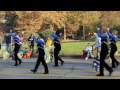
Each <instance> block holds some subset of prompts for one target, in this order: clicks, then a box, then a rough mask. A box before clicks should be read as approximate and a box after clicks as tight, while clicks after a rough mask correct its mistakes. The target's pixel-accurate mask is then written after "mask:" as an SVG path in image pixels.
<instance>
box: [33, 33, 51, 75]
mask: <svg viewBox="0 0 120 90" xmlns="http://www.w3.org/2000/svg"><path fill="white" fill-rule="evenodd" d="M34 40H35V42H36V43H37V46H38V51H39V55H38V60H37V63H36V66H35V68H34V69H33V70H31V71H32V72H34V73H36V72H37V69H38V67H39V65H40V63H41V62H42V65H43V66H44V68H45V72H44V73H43V74H48V73H49V71H48V66H47V64H46V62H45V60H44V56H45V52H44V48H45V42H44V40H43V38H42V34H40V35H39V37H38V39H37V38H36V36H35V35H34Z"/></svg>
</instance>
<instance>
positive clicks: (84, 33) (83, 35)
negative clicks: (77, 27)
mask: <svg viewBox="0 0 120 90" xmlns="http://www.w3.org/2000/svg"><path fill="white" fill-rule="evenodd" d="M83 40H85V25H83Z"/></svg>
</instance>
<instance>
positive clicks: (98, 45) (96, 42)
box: [93, 33, 101, 60]
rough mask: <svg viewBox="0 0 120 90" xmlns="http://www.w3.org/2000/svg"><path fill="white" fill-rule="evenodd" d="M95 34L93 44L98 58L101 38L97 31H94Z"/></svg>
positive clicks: (98, 58)
mask: <svg viewBox="0 0 120 90" xmlns="http://www.w3.org/2000/svg"><path fill="white" fill-rule="evenodd" d="M94 36H95V44H94V45H93V46H96V50H97V54H96V56H97V60H100V51H101V38H100V37H98V35H97V33H94Z"/></svg>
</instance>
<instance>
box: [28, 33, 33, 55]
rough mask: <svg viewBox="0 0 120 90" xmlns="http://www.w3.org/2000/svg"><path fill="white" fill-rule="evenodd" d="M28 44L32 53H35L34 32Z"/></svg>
mask: <svg viewBox="0 0 120 90" xmlns="http://www.w3.org/2000/svg"><path fill="white" fill-rule="evenodd" d="M28 45H29V47H30V51H32V55H33V52H34V35H33V34H31V35H30V37H29V38H28ZM32 55H31V56H32Z"/></svg>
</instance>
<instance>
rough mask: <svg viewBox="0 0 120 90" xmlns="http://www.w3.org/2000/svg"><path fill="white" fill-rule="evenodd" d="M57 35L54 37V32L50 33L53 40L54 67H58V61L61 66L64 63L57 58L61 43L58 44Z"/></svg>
mask: <svg viewBox="0 0 120 90" xmlns="http://www.w3.org/2000/svg"><path fill="white" fill-rule="evenodd" d="M59 35H60V34H59ZM59 35H56V34H55V33H54V32H52V37H53V38H54V58H55V65H54V67H58V60H60V61H61V65H63V64H64V61H63V60H62V59H61V58H60V57H59V56H58V54H59V52H60V50H61V43H60V38H59Z"/></svg>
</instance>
